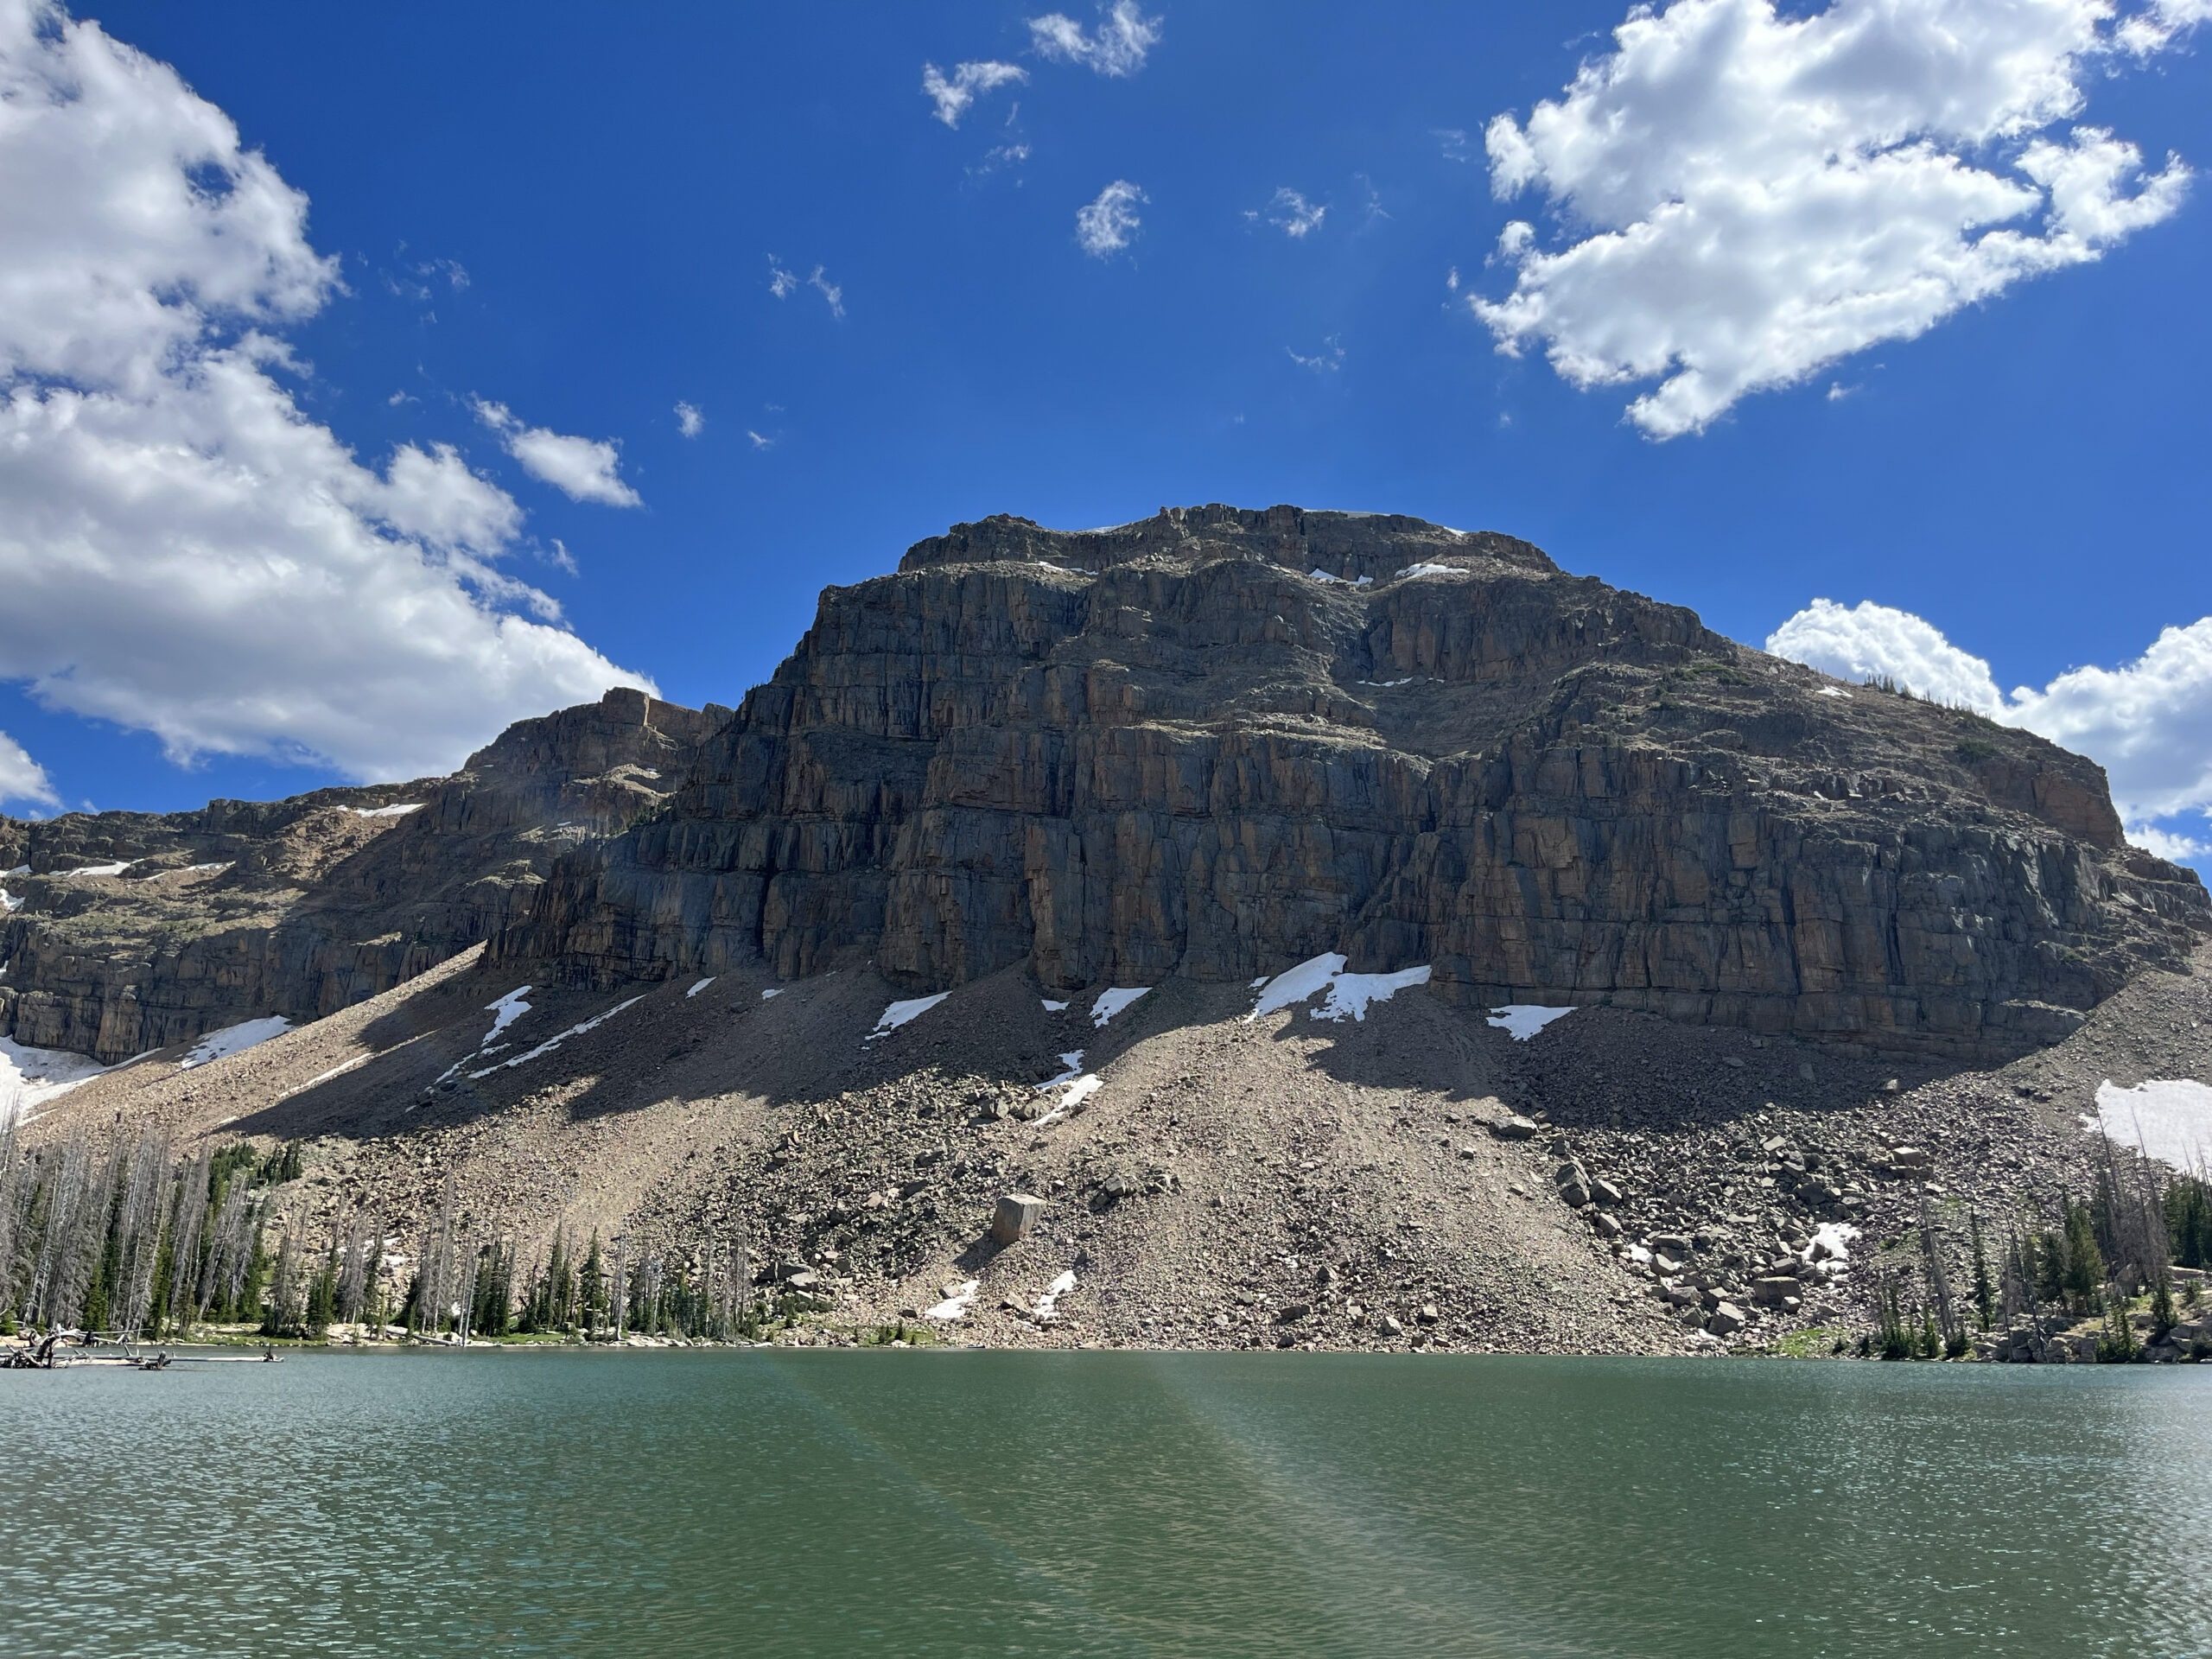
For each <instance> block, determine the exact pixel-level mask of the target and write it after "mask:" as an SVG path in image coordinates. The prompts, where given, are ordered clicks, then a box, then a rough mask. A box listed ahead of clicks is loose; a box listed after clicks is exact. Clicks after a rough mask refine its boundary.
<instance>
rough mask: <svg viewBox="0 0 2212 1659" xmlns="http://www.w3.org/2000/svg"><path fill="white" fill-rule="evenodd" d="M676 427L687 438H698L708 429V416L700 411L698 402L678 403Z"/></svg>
mask: <svg viewBox="0 0 2212 1659" xmlns="http://www.w3.org/2000/svg"><path fill="white" fill-rule="evenodd" d="M676 429H677V431H678V432H680V433H682V434H683V435H684V436H685V437H687V438H696V437H697V436H698V435H700V434H701V433H702V432H703V431H705V430H706V429H707V417H706V416H705V415H704V414H702V412H701V411H700V409H699V406H698V404H684V403H679V404H677V406H676Z"/></svg>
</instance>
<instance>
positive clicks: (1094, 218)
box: [1075, 179, 1152, 259]
mask: <svg viewBox="0 0 2212 1659" xmlns="http://www.w3.org/2000/svg"><path fill="white" fill-rule="evenodd" d="M1150 200H1152V198H1151V197H1149V196H1147V195H1146V194H1145V193H1144V192H1143V191H1141V190H1140V189H1138V188H1136V186H1135V185H1134V184H1131V183H1130V182H1129V181H1128V180H1127V179H1116V180H1115V181H1114V182H1113V183H1111V184H1109V185H1108V186H1107V187H1106V188H1104V189H1103V190H1101V191H1100V192H1099V193H1098V200H1096V201H1094V202H1092V203H1091V204H1090V206H1089V207H1081V208H1078V209H1077V210H1076V216H1075V239H1076V240H1077V242H1078V243H1080V244H1081V245H1082V246H1083V251H1084V252H1085V253H1087V254H1089V255H1090V257H1092V258H1094V259H1103V258H1105V257H1107V256H1108V255H1109V254H1113V253H1118V252H1120V251H1122V249H1123V248H1126V247H1128V245H1129V243H1130V240H1131V239H1132V238H1134V237H1135V235H1136V233H1137V229H1138V227H1139V226H1141V225H1142V224H1143V223H1144V221H1143V220H1142V219H1140V218H1138V217H1137V204H1138V203H1139V202H1141V201H1147V202H1148V201H1150Z"/></svg>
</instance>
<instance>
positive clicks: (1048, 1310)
mask: <svg viewBox="0 0 2212 1659" xmlns="http://www.w3.org/2000/svg"><path fill="white" fill-rule="evenodd" d="M1074 1288H1075V1269H1074V1268H1069V1269H1068V1271H1066V1272H1065V1273H1064V1274H1061V1275H1060V1276H1059V1277H1058V1278H1057V1279H1055V1280H1053V1281H1052V1283H1051V1284H1049V1285H1047V1286H1046V1287H1045V1294H1043V1295H1041V1296H1039V1298H1038V1299H1037V1308H1036V1314H1037V1323H1038V1324H1039V1325H1042V1324H1044V1323H1045V1322H1046V1320H1048V1319H1058V1318H1059V1317H1060V1316H1059V1315H1058V1313H1054V1312H1053V1311H1052V1310H1053V1308H1054V1306H1056V1305H1057V1304H1058V1301H1059V1300H1060V1298H1061V1297H1063V1296H1065V1295H1066V1294H1068V1293H1069V1292H1070V1291H1071V1290H1073V1289H1074Z"/></svg>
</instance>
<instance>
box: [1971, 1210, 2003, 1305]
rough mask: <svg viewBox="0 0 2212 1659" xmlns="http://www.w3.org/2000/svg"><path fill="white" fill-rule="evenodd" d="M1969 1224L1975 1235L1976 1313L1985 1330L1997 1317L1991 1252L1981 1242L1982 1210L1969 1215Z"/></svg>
mask: <svg viewBox="0 0 2212 1659" xmlns="http://www.w3.org/2000/svg"><path fill="white" fill-rule="evenodd" d="M1967 1226H1968V1228H1969V1229H1970V1230H1971V1231H1972V1233H1973V1236H1974V1318H1975V1319H1977V1320H1979V1321H1980V1325H1981V1328H1982V1329H1983V1330H1985V1331H1986V1330H1988V1329H1989V1327H1990V1326H1991V1325H1993V1323H1995V1320H1996V1317H1997V1292H1996V1287H1994V1286H1993V1285H1992V1284H1991V1283H1990V1280H1989V1254H1988V1251H1987V1250H1986V1249H1984V1248H1983V1245H1982V1242H1981V1212H1980V1211H1974V1212H1973V1213H1972V1214H1971V1215H1969V1216H1968V1217H1967Z"/></svg>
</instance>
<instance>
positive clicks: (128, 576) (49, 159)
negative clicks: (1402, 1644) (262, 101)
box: [0, 0, 643, 778]
mask: <svg viewBox="0 0 2212 1659" xmlns="http://www.w3.org/2000/svg"><path fill="white" fill-rule="evenodd" d="M306 220H307V200H306V198H305V197H304V196H302V194H300V193H299V192H297V191H296V190H294V189H293V188H291V187H290V186H289V185H287V184H286V183H285V182H284V181H283V178H282V177H280V176H279V175H278V174H277V170H276V168H274V167H272V166H271V165H270V162H268V161H267V159H266V158H265V157H264V156H261V155H259V154H258V153H256V152H253V151H249V150H245V149H241V148H240V146H239V143H238V131H237V129H236V128H235V127H234V126H233V125H232V123H231V121H230V120H229V118H227V117H226V116H225V115H224V113H223V112H222V111H220V110H219V109H217V108H216V107H215V106H214V105H211V104H209V103H207V101H205V100H204V99H200V98H199V97H197V96H195V95H194V93H193V92H191V91H190V90H189V89H188V87H186V86H184V84H183V83H182V81H181V80H180V79H178V77H177V75H176V73H175V71H174V70H172V69H170V68H169V67H167V66H166V65H163V64H161V63H157V62H155V61H153V60H150V59H148V58H146V57H144V56H143V55H142V54H139V53H137V52H136V51H133V50H132V49H131V48H129V47H127V46H124V45H122V44H120V43H119V42H118V41H115V40H113V39H111V37H110V36H108V35H106V34H105V33H104V32H102V30H101V29H100V28H99V25H98V24H96V23H92V22H79V21H76V20H73V19H71V18H70V17H68V16H67V15H66V14H65V13H63V12H61V11H60V10H58V9H56V8H54V7H52V6H49V5H47V4H43V3H38V0H0V292H4V293H5V294H6V296H7V301H6V303H5V304H0V593H4V594H5V595H6V599H5V601H4V602H0V679H9V680H17V681H22V682H26V683H28V686H29V692H30V695H31V696H33V697H35V699H36V700H37V701H38V702H41V704H42V705H44V706H46V707H48V708H50V709H61V710H66V711H68V712H72V713H75V714H79V715H88V716H92V717H96V718H99V719H104V720H109V721H115V722H117V723H118V724H119V725H122V726H125V727H128V728H133V729H136V730H142V731H149V732H151V733H154V734H156V735H157V736H158V737H159V738H160V739H161V741H162V744H163V745H164V747H165V748H166V749H167V751H168V753H169V754H170V755H171V756H172V757H173V758H175V759H177V760H189V759H190V758H191V757H193V756H194V755H198V754H202V753H211V752H212V753H251V754H258V755H264V756H274V757H277V758H283V759H298V760H319V761H321V762H325V763H327V764H329V765H331V766H335V767H336V768H338V769H339V770H340V771H342V772H346V773H348V774H350V775H352V776H354V777H359V778H404V777H410V776H415V775H417V774H420V773H423V772H438V771H444V770H448V769H450V768H451V767H452V766H454V765H455V764H457V763H458V762H459V761H460V760H461V759H462V758H463V757H464V756H465V755H466V754H467V752H468V751H469V749H470V748H472V747H475V746H476V745H478V744H480V743H481V742H482V741H484V740H485V739H486V737H487V736H489V735H490V734H492V733H493V732H494V731H496V730H497V729H498V728H499V727H500V726H502V725H504V724H505V723H506V722H508V721H512V720H514V719H518V718H520V717H522V716H524V715H534V714H539V713H543V712H544V711H545V710H547V709H552V708H556V707H558V706H560V705H562V704H563V703H569V702H578V701H581V700H583V699H586V698H590V697H594V696H598V695H599V693H600V692H601V691H602V690H605V689H606V688H607V687H608V686H610V685H614V684H640V683H643V682H641V681H640V680H639V678H638V677H636V676H635V675H632V674H629V673H626V672H625V671H622V670H620V669H619V668H617V667H615V665H614V664H612V663H610V662H608V661H607V659H606V658H603V657H601V655H600V654H599V653H598V652H594V651H593V650H592V649H591V648H590V647H589V646H588V645H585V644H583V642H582V641H581V640H579V639H576V638H575V635H573V634H571V633H569V632H567V631H566V630H565V629H564V628H563V627H561V626H556V622H557V619H558V617H559V613H560V610H559V607H558V606H557V605H556V603H555V602H554V601H552V600H551V599H550V597H548V596H547V595H545V594H541V593H538V592H537V591H536V590H535V589H533V588H529V587H528V586H526V585H525V584H524V583H522V582H518V581H516V580H515V579H513V578H512V577H511V576H508V575H505V573H503V572H502V571H500V570H499V569H498V568H497V565H496V561H498V560H499V558H500V557H501V556H502V555H503V554H504V553H505V552H506V551H508V550H510V549H511V547H512V543H513V541H514V539H515V537H516V536H517V534H518V530H519V527H520V525H521V523H522V512H521V510H520V509H519V508H518V506H517V505H515V503H514V502H513V500H512V499H510V498H509V497H508V496H507V495H506V494H505V492H504V491H502V490H500V489H499V487H498V486H496V485H495V484H493V483H492V482H491V481H489V480H486V479H485V478H482V477H480V476H479V475H478V474H475V473H474V472H472V471H471V470H470V469H469V468H468V467H467V464H466V462H465V461H463V460H462V459H461V455H460V454H458V453H457V452H456V451H455V450H454V449H453V448H450V447H448V446H444V445H435V446H432V447H431V448H427V449H425V448H417V447H416V446H414V445H402V446H400V447H399V448H397V450H395V451H394V452H393V453H392V454H391V456H390V458H389V459H388V460H387V461H385V465H384V467H383V468H382V470H381V471H379V470H378V469H376V468H374V467H370V466H366V465H364V464H363V463H362V462H360V461H358V460H357V459H356V458H355V457H354V455H353V453H352V452H351V451H350V450H348V449H347V448H346V447H345V446H344V445H343V444H341V443H340V442H339V440H338V439H337V437H336V436H335V435H334V434H333V433H332V432H331V431H330V429H328V428H327V427H325V426H322V425H320V424H318V423H315V422H313V421H311V420H309V419H308V418H307V417H306V416H303V415H302V413H301V412H300V410H299V408H298V406H297V405H296V403H295V402H294V400H293V397H292V396H291V394H290V392H289V391H287V390H286V387H285V385H284V378H285V377H289V376H293V375H296V374H298V373H300V372H302V371H301V369H300V368H299V366H298V365H296V364H295V363H294V362H293V361H292V360H291V359H290V356H289V352H288V350H287V348H286V346H284V344H283V330H284V329H285V328H286V327H289V326H291V325H293V324H296V323H297V322H299V321H302V320H303V319H305V318H307V317H308V316H311V315H314V314H315V312H316V311H317V310H319V309H320V308H321V306H322V305H323V304H324V302H325V301H326V300H327V297H328V296H329V295H330V294H331V293H332V292H333V291H334V289H335V286H336V281H337V269H336V265H335V262H334V261H333V260H330V259H327V258H325V257H323V256H321V255H320V254H318V253H317V252H316V251H315V249H314V247H313V246H312V245H310V244H309V243H308V239H307V232H306ZM518 611H520V612H524V613H528V614H517V612H518Z"/></svg>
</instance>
